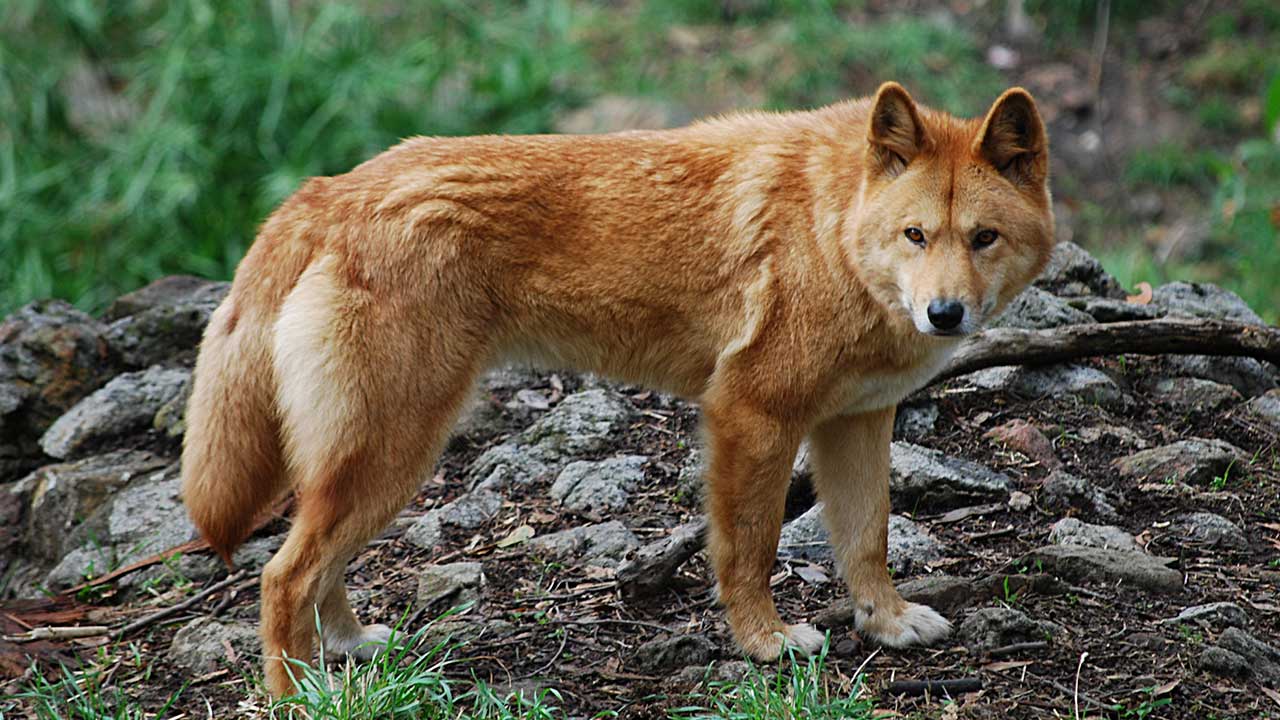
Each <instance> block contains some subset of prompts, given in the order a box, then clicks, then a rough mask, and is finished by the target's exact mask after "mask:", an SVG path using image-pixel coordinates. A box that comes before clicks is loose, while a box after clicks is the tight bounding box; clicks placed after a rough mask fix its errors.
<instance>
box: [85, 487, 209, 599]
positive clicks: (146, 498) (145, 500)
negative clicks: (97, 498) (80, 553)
mask: <svg viewBox="0 0 1280 720" xmlns="http://www.w3.org/2000/svg"><path fill="white" fill-rule="evenodd" d="M107 533H108V535H107V537H108V538H109V539H110V542H111V544H112V545H114V546H115V547H116V550H117V558H118V560H119V561H120V563H121V564H127V563H131V562H133V561H135V560H140V559H142V558H144V557H146V556H148V555H152V554H154V553H157V552H160V551H161V550H167V549H168V548H171V547H173V546H174V545H181V544H182V543H185V542H187V541H189V540H194V539H195V538H196V536H197V533H196V529H195V526H194V525H192V524H191V519H190V518H189V517H188V516H187V509H186V507H185V506H183V504H182V477H181V475H180V474H179V472H178V466H177V465H176V464H175V465H172V466H170V467H169V468H167V469H166V470H164V471H162V472H156V473H153V474H152V475H151V476H149V477H145V478H139V479H137V480H135V481H133V482H131V483H129V486H128V487H126V488H125V489H123V490H121V491H120V492H119V493H117V494H116V496H115V498H114V499H113V500H112V502H111V504H110V514H109V515H108V516H107ZM127 581H128V578H127V577H126V578H123V579H122V580H121V583H120V584H121V585H127V584H128V582H127Z"/></svg>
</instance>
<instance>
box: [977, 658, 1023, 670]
mask: <svg viewBox="0 0 1280 720" xmlns="http://www.w3.org/2000/svg"><path fill="white" fill-rule="evenodd" d="M1033 662H1035V661H1034V660H1005V661H1004V662H993V663H990V664H988V665H983V666H982V669H983V670H986V671H987V672H1003V671H1005V670H1016V669H1018V668H1024V667H1026V666H1028V665H1030V664H1032V663H1033Z"/></svg>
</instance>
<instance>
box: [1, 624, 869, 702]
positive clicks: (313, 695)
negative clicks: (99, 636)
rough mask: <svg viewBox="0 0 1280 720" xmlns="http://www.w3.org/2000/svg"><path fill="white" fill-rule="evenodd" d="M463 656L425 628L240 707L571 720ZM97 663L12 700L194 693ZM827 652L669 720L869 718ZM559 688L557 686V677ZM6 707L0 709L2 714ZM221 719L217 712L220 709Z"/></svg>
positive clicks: (706, 697) (762, 672) (254, 691)
mask: <svg viewBox="0 0 1280 720" xmlns="http://www.w3.org/2000/svg"><path fill="white" fill-rule="evenodd" d="M459 648H460V646H459V645H457V644H456V643H454V642H453V641H452V640H450V639H448V638H438V634H433V633H432V632H431V626H426V627H423V628H422V629H420V630H419V631H417V632H416V633H414V634H412V635H409V636H400V637H397V638H393V639H392V640H391V641H390V642H389V643H388V647H387V649H386V651H384V652H382V653H380V654H379V655H378V656H377V657H375V658H374V659H373V660H372V661H369V662H364V663H358V662H354V661H352V660H349V659H347V660H344V661H343V662H341V663H339V664H336V665H332V666H329V667H327V668H326V665H325V662H324V656H323V653H322V654H321V661H320V662H319V663H317V664H316V666H309V665H305V664H303V663H297V662H295V663H292V664H291V666H290V671H291V673H292V674H293V676H294V679H295V682H296V684H297V686H298V688H299V690H298V692H297V694H295V695H293V696H291V697H288V698H285V699H283V700H280V701H278V702H274V703H272V702H270V701H268V700H266V699H265V691H264V690H263V689H262V687H261V683H260V681H259V680H258V679H256V678H246V680H247V682H245V683H243V685H242V686H241V687H245V688H248V690H247V691H246V693H245V697H244V698H243V699H242V700H241V701H240V709H241V710H245V709H246V708H254V709H257V710H258V711H259V712H261V713H265V714H266V715H267V716H269V717H273V718H293V717H309V718H312V719H313V720H375V719H377V720H401V719H402V720H410V719H413V720H433V719H440V720H444V719H446V718H449V719H452V720H560V719H561V718H565V717H567V715H566V714H565V713H564V711H563V710H562V704H563V701H562V698H561V697H560V695H559V694H558V693H557V692H556V691H555V690H554V689H553V688H546V689H543V690H538V691H534V692H522V693H502V692H499V691H497V690H495V689H494V688H493V687H491V686H489V685H488V684H486V683H484V682H482V681H479V680H477V679H474V678H472V679H471V680H462V679H458V677H457V675H458V671H459V670H462V669H465V667H466V659H465V658H454V657H453V655H454V653H455V652H456V651H457V650H458V649H459ZM103 652H104V654H103V655H102V657H100V658H99V661H100V662H96V663H93V664H90V665H89V666H88V667H86V668H84V669H81V670H72V669H70V668H67V667H66V666H62V667H60V672H59V673H58V674H57V676H56V679H54V680H47V679H45V678H44V677H43V675H42V674H41V673H40V672H33V676H34V679H33V680H32V681H31V682H30V684H29V685H28V687H27V689H26V690H25V691H24V692H23V693H20V694H19V695H18V696H16V698H15V699H17V700H19V701H21V702H22V703H23V706H22V707H21V708H13V709H15V710H17V709H21V710H23V711H24V716H25V715H30V716H34V717H36V718H38V719H39V720H90V719H91V718H93V719H98V718H110V719H112V720H142V719H143V718H148V717H157V716H159V717H166V716H167V714H166V713H167V711H168V710H169V709H170V708H172V707H175V706H176V705H177V704H178V703H179V701H181V700H182V699H183V695H184V693H188V692H189V691H188V689H187V688H186V686H183V687H182V688H180V689H179V690H177V691H175V692H174V693H173V694H172V695H170V696H169V697H167V698H166V699H165V701H164V703H163V705H162V706H161V707H144V705H143V703H141V702H140V701H138V700H136V699H134V698H132V697H131V696H130V695H129V694H128V693H126V692H125V691H124V690H123V689H122V688H123V687H125V686H136V685H137V684H138V683H139V682H142V683H145V682H149V681H151V671H152V666H151V665H149V664H147V663H146V662H144V661H143V659H142V655H141V654H139V653H136V652H135V653H134V654H133V655H132V656H130V655H129V654H128V653H125V655H124V656H122V657H109V656H107V655H106V654H105V651H103ZM826 658H827V650H826V648H824V649H823V650H822V652H821V653H820V654H819V655H817V656H815V657H811V658H796V657H794V656H789V657H787V658H784V659H783V660H782V661H780V662H779V664H778V665H777V666H774V667H769V668H761V667H756V666H754V665H752V666H750V668H749V670H748V672H747V673H746V674H745V676H744V677H743V678H741V679H740V680H738V681H736V682H713V683H709V684H708V688H707V690H706V691H705V692H702V693H698V694H693V695H690V696H688V697H675V698H671V699H670V702H671V704H672V705H673V706H674V707H673V708H672V709H671V710H670V711H669V715H670V717H671V718H672V719H673V720H694V719H695V718H697V719H701V718H724V719H725V720H739V719H742V720H746V719H756V718H758V719H759V720H773V719H774V718H801V717H803V718H812V719H813V720H823V719H825V718H830V719H831V720H835V719H836V718H848V719H849V720H865V719H866V718H870V717H872V715H871V713H872V711H873V710H874V704H873V702H872V701H871V700H870V699H869V698H866V697H863V693H862V682H861V676H859V677H857V678H852V679H850V678H845V677H843V676H839V675H838V674H836V673H834V672H832V671H830V670H829V669H828V668H827V665H826ZM111 665H123V666H124V667H125V668H129V669H131V670H135V671H138V672H139V673H140V675H139V677H138V679H137V680H131V681H129V682H121V681H120V680H122V679H123V678H124V677H127V675H125V674H124V671H121V673H120V674H118V675H117V677H116V679H115V680H116V681H106V680H104V671H103V670H102V668H103V667H106V666H111ZM552 684H554V678H552ZM7 709H10V708H5V707H4V706H0V713H2V712H3V711H4V710H7ZM214 712H215V714H217V712H218V710H217V709H216V708H215V709H214ZM594 712H596V714H595V715H593V716H592V717H595V718H607V717H616V716H617V712H616V711H614V710H611V709H608V708H597V709H595V710H594Z"/></svg>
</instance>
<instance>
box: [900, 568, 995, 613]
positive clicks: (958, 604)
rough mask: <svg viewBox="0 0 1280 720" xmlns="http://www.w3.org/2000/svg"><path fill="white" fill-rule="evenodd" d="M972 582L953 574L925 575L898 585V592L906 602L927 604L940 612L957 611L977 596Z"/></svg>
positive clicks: (971, 602) (969, 603)
mask: <svg viewBox="0 0 1280 720" xmlns="http://www.w3.org/2000/svg"><path fill="white" fill-rule="evenodd" d="M976 591H977V589H976V588H975V587H974V584H973V583H972V582H971V581H969V580H967V579H965V578H962V577H956V576H954V575H944V574H937V575H925V576H923V577H918V578H914V579H911V580H908V581H906V582H904V583H901V584H899V585H898V594H899V595H901V596H902V599H903V600H906V601H908V602H914V603H920V604H922V605H928V606H929V607H931V608H933V609H934V610H937V611H938V612H940V613H945V614H951V613H955V612H959V611H960V610H963V609H964V608H966V607H968V606H969V605H972V604H973V603H974V601H975V600H977V598H976V597H975V593H976Z"/></svg>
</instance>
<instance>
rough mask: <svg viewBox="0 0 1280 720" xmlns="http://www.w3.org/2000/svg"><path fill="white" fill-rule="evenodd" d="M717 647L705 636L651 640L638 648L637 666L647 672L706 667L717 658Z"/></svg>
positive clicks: (682, 636)
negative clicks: (690, 666) (694, 666)
mask: <svg viewBox="0 0 1280 720" xmlns="http://www.w3.org/2000/svg"><path fill="white" fill-rule="evenodd" d="M715 652H716V646H715V643H713V642H711V640H709V639H708V638H707V637H706V636H705V635H693V634H690V635H672V636H670V637H664V638H658V639H656V640H650V641H648V642H646V643H644V644H642V645H641V646H640V647H638V648H636V654H635V662H636V665H637V666H638V667H639V668H640V669H641V670H644V671H646V672H651V673H652V672H659V671H669V670H675V669H677V668H683V667H685V666H687V665H698V666H702V667H705V666H706V665H707V663H709V662H711V659H712V658H714V657H715Z"/></svg>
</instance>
